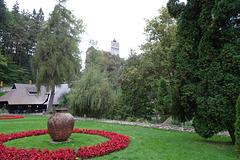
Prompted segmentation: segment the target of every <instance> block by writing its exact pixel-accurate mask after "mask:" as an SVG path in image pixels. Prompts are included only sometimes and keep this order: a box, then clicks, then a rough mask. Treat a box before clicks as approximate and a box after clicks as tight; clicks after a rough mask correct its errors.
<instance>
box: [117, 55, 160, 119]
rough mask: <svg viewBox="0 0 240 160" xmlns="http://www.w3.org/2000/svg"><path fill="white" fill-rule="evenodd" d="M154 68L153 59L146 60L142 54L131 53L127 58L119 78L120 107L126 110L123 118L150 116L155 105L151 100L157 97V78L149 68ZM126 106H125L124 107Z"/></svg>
mask: <svg viewBox="0 0 240 160" xmlns="http://www.w3.org/2000/svg"><path fill="white" fill-rule="evenodd" d="M150 68H152V62H151V61H145V59H143V56H142V55H136V54H131V55H130V57H129V58H128V59H127V60H126V65H125V66H124V68H123V71H122V74H121V76H120V78H119V81H120V84H121V94H120V97H119V98H120V102H121V103H120V104H119V105H118V107H119V108H118V109H121V110H122V111H124V113H125V114H122V115H121V116H122V118H123V119H124V118H126V117H132V118H145V119H146V118H149V115H151V114H152V112H153V109H154V105H153V104H152V103H151V101H152V100H153V99H154V98H156V95H154V94H153V93H156V91H153V89H152V88H157V87H154V86H156V84H155V82H156V81H155V79H154V78H153V77H152V76H151V75H152V73H151V71H150V70H149V69H150ZM123 107H124V108H123Z"/></svg>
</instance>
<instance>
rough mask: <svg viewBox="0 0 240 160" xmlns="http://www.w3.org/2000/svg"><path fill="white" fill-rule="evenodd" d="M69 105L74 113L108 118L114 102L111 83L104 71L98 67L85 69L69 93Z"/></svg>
mask: <svg viewBox="0 0 240 160" xmlns="http://www.w3.org/2000/svg"><path fill="white" fill-rule="evenodd" d="M67 99H68V106H69V109H70V111H71V112H72V113H73V114H74V115H78V116H83V115H84V114H86V115H87V116H88V117H89V116H91V117H96V118H107V117H108V116H109V114H110V113H111V111H112V106H113V103H114V96H113V91H112V89H111V85H110V83H109V81H108V79H107V76H106V75H105V74H104V73H100V71H99V70H97V69H92V68H89V69H87V70H85V72H84V75H83V77H82V78H81V79H80V80H79V81H78V82H76V83H75V84H74V86H73V87H72V89H71V91H70V93H69V94H68V95H67Z"/></svg>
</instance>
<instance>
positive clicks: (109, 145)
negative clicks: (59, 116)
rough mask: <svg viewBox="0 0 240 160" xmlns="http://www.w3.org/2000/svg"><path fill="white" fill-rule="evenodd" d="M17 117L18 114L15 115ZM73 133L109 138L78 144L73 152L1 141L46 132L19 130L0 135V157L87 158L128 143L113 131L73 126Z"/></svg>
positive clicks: (117, 148)
mask: <svg viewBox="0 0 240 160" xmlns="http://www.w3.org/2000/svg"><path fill="white" fill-rule="evenodd" d="M15 117H18V116H15ZM72 132H73V133H82V134H91V135H99V136H103V137H106V138H109V139H110V140H108V141H105V142H103V143H101V144H99V143H98V144H97V145H93V146H84V147H81V146H79V148H78V150H77V151H76V152H75V150H74V149H72V148H66V149H62V148H60V149H57V150H53V151H50V150H49V149H48V148H45V149H44V150H43V151H42V150H41V149H39V148H38V149H36V148H31V149H29V150H27V149H16V147H11V148H6V147H5V146H4V145H3V144H1V143H3V142H7V141H10V140H14V139H18V138H25V137H30V136H39V135H43V134H46V133H48V130H47V129H45V130H34V131H28V132H24V131H23V132H20V133H10V134H7V135H4V134H1V135H0V149H1V156H0V158H1V159H11V158H12V157H13V156H14V158H16V159H36V158H42V159H50V158H52V159H78V158H81V159H88V158H93V157H99V156H104V155H106V154H110V153H112V152H115V151H120V150H122V149H124V148H126V147H127V146H128V144H129V137H128V136H125V135H121V134H117V133H115V132H107V131H100V130H92V129H78V128H75V129H73V131H72Z"/></svg>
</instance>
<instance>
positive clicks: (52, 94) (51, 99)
mask: <svg viewBox="0 0 240 160" xmlns="http://www.w3.org/2000/svg"><path fill="white" fill-rule="evenodd" d="M54 93H55V87H53V88H52V89H51V95H50V99H49V103H48V108H47V113H49V112H51V111H52V107H53V100H54Z"/></svg>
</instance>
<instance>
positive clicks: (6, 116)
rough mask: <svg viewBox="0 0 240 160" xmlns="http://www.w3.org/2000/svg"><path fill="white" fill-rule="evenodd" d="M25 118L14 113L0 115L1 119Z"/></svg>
mask: <svg viewBox="0 0 240 160" xmlns="http://www.w3.org/2000/svg"><path fill="white" fill-rule="evenodd" d="M18 118H24V117H23V116H14V115H0V119H18Z"/></svg>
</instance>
